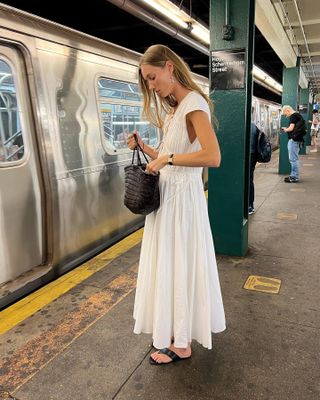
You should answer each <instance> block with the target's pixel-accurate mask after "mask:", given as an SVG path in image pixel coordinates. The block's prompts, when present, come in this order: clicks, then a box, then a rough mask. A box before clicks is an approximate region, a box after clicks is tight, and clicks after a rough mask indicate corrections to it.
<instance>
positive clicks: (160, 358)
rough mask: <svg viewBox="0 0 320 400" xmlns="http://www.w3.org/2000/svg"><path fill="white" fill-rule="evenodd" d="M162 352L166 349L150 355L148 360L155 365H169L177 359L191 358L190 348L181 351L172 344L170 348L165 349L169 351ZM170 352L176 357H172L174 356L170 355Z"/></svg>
mask: <svg viewBox="0 0 320 400" xmlns="http://www.w3.org/2000/svg"><path fill="white" fill-rule="evenodd" d="M164 350H166V349H162V350H159V351H156V352H154V353H152V354H151V356H150V358H151V359H152V360H153V361H154V362H155V363H156V364H169V363H171V362H173V361H178V360H179V359H184V358H190V357H191V346H188V347H187V348H186V349H181V348H179V347H175V346H174V345H173V344H172V345H171V346H170V347H168V348H167V350H169V351H164ZM170 351H171V352H173V353H174V354H176V355H177V356H178V357H174V354H172V353H170ZM167 353H169V354H167Z"/></svg>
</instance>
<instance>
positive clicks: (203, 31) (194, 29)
mask: <svg viewBox="0 0 320 400" xmlns="http://www.w3.org/2000/svg"><path fill="white" fill-rule="evenodd" d="M191 34H192V35H194V36H195V37H197V38H198V39H200V40H202V41H203V42H204V43H206V44H210V31H209V29H207V28H205V27H204V26H202V25H201V24H199V23H196V22H192V25H191Z"/></svg>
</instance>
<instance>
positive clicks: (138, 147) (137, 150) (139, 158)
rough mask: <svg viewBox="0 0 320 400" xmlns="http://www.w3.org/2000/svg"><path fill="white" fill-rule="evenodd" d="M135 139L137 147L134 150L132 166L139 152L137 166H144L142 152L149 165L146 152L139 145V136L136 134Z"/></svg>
mask: <svg viewBox="0 0 320 400" xmlns="http://www.w3.org/2000/svg"><path fill="white" fill-rule="evenodd" d="M133 137H134V139H135V141H136V147H135V148H134V150H133V154H132V160H131V164H134V157H135V154H136V152H137V159H138V160H137V161H138V163H137V165H139V166H140V165H142V161H141V156H140V152H141V153H142V155H143V156H144V158H145V160H146V163H147V164H148V163H149V160H148V159H147V156H146V155H145V153H144V151H143V150H142V148H141V146H140V144H139V143H138V138H137V135H136V134H135V133H134V134H133Z"/></svg>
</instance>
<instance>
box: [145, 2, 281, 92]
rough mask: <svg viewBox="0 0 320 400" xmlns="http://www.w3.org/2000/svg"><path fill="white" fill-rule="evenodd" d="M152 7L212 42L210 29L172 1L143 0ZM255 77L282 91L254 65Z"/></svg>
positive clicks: (194, 34)
mask: <svg viewBox="0 0 320 400" xmlns="http://www.w3.org/2000/svg"><path fill="white" fill-rule="evenodd" d="M141 1H142V2H144V3H145V4H148V5H149V6H150V7H153V8H154V9H155V10H157V11H158V12H160V13H161V14H162V15H164V16H165V17H167V18H169V19H171V21H173V22H175V23H176V24H177V25H179V26H180V27H182V28H184V29H186V30H188V31H189V32H191V34H192V35H193V36H195V37H196V38H198V39H199V40H201V41H202V42H204V43H206V44H207V45H209V44H210V31H209V29H207V28H206V27H205V26H203V25H201V24H200V23H199V22H198V21H196V20H194V19H193V18H191V17H190V16H189V15H188V14H187V13H185V12H184V11H183V10H181V9H180V8H179V7H177V6H176V5H175V4H173V3H171V1H169V0H141ZM252 74H253V77H254V78H256V80H257V81H258V82H259V81H260V82H261V83H262V84H264V85H267V86H268V87H269V88H271V89H273V90H274V91H277V92H279V93H282V86H281V85H280V83H278V82H276V81H275V80H274V79H273V78H271V76H269V75H268V74H267V73H266V72H264V71H263V70H262V69H261V68H259V67H257V66H255V65H254V66H253V72H252Z"/></svg>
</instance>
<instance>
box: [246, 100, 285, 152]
mask: <svg viewBox="0 0 320 400" xmlns="http://www.w3.org/2000/svg"><path fill="white" fill-rule="evenodd" d="M252 107H253V115H252V120H253V121H254V122H255V124H256V125H257V127H258V128H259V129H260V130H261V131H263V132H264V133H265V134H266V135H267V136H268V138H269V139H270V142H271V145H272V148H273V149H276V148H278V147H279V132H280V120H281V105H280V104H278V103H274V102H273V101H269V100H264V99H261V98H259V97H253V99H252Z"/></svg>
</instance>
